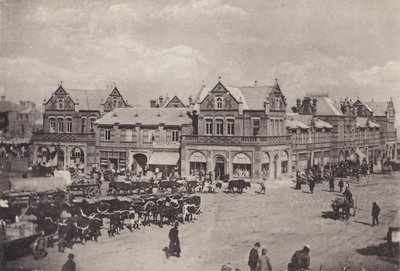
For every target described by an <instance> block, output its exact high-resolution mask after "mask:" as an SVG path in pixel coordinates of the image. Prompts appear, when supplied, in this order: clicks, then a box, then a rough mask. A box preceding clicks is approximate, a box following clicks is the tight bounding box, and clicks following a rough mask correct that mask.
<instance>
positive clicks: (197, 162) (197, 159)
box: [189, 151, 207, 175]
mask: <svg viewBox="0 0 400 271" xmlns="http://www.w3.org/2000/svg"><path fill="white" fill-rule="evenodd" d="M189 163H190V174H191V175H199V174H200V172H203V174H205V173H206V172H207V158H206V156H205V155H204V154H203V153H201V152H199V151H195V152H193V153H192V155H191V156H190V158H189Z"/></svg>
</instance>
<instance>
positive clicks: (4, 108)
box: [0, 100, 23, 112]
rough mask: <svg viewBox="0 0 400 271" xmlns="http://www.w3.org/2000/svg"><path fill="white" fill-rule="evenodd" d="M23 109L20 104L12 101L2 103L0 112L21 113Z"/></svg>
mask: <svg viewBox="0 0 400 271" xmlns="http://www.w3.org/2000/svg"><path fill="white" fill-rule="evenodd" d="M22 109H23V108H22V106H20V105H19V104H16V103H13V102H10V101H3V100H1V101H0V112H9V111H20V110H22Z"/></svg>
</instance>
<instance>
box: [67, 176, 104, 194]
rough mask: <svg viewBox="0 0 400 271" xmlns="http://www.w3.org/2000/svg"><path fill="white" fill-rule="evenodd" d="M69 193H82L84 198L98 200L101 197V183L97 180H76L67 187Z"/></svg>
mask: <svg viewBox="0 0 400 271" xmlns="http://www.w3.org/2000/svg"><path fill="white" fill-rule="evenodd" d="M67 191H68V192H82V194H83V196H85V197H86V198H89V199H94V198H98V197H99V196H100V182H98V181H97V180H96V179H81V180H76V181H73V182H72V184H71V185H69V186H67Z"/></svg>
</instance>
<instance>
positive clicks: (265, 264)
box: [257, 248, 272, 271]
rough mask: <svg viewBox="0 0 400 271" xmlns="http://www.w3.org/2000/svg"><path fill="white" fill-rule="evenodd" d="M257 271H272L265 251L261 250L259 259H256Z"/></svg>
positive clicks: (264, 249)
mask: <svg viewBox="0 0 400 271" xmlns="http://www.w3.org/2000/svg"><path fill="white" fill-rule="evenodd" d="M257 270H258V271H272V267H271V262H270V261H269V257H268V256H267V249H266V248H263V249H262V251H261V256H260V259H258V269H257Z"/></svg>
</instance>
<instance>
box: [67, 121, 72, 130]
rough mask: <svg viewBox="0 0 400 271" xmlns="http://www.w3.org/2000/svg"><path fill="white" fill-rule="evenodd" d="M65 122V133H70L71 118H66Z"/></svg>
mask: <svg viewBox="0 0 400 271" xmlns="http://www.w3.org/2000/svg"><path fill="white" fill-rule="evenodd" d="M66 122H67V130H66V132H67V133H71V132H72V118H67V119H66Z"/></svg>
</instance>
